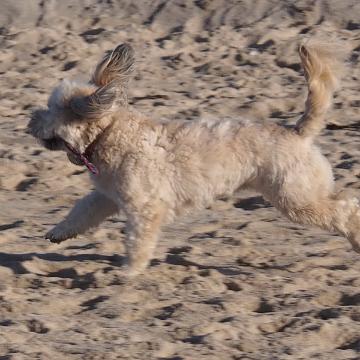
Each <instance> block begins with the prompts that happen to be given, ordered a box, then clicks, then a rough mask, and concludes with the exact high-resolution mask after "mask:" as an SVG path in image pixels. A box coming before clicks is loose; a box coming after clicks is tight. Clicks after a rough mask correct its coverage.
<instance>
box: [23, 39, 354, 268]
mask: <svg viewBox="0 0 360 360" xmlns="http://www.w3.org/2000/svg"><path fill="white" fill-rule="evenodd" d="M325 49H326V48H325V47H324V46H318V45H312V46H310V45H302V46H301V47H300V50H299V52H300V58H301V62H302V65H303V68H304V72H305V77H306V80H307V85H308V88H309V95H308V99H307V101H306V109H305V113H304V116H303V117H302V118H301V119H300V120H299V121H298V123H297V124H296V126H295V127H294V128H284V127H281V126H278V125H275V124H268V123H264V124H258V123H252V122H249V121H247V120H243V119H232V120H229V119H227V120H221V119H219V120H205V119H200V120H197V121H192V122H185V121H168V122H166V121H159V120H156V119H150V118H148V117H146V116H144V115H142V114H140V113H138V112H136V111H135V110H133V109H131V108H130V107H128V106H127V102H126V94H125V93H124V92H125V90H124V89H126V86H127V82H128V78H129V76H130V73H131V71H132V69H133V64H134V56H133V51H132V50H131V48H130V47H129V46H128V45H121V46H119V47H117V48H116V49H115V50H114V51H112V52H110V53H108V54H107V55H106V56H105V57H104V59H103V60H101V62H100V63H99V65H98V66H97V68H96V70H95V73H94V75H93V76H92V80H91V82H90V83H89V84H81V83H76V82H69V81H65V82H63V83H62V84H61V85H60V86H59V87H58V88H57V89H55V90H54V92H53V95H52V96H51V97H50V101H49V104H48V109H47V110H41V111H38V112H36V113H34V116H33V118H32V120H31V121H30V123H29V129H30V131H31V133H32V134H33V135H34V136H35V137H36V138H38V139H40V140H41V141H43V142H47V141H51V140H53V139H57V142H55V143H56V144H58V146H57V148H58V149H59V150H65V151H68V150H66V147H64V146H61V140H62V141H66V142H67V143H69V144H71V145H72V146H73V147H75V148H76V149H79V151H80V152H84V151H85V149H86V148H87V146H88V145H89V144H90V143H91V142H92V141H94V139H95V138H96V139H97V141H96V145H95V147H94V151H93V154H92V157H91V161H92V162H93V163H94V164H95V165H96V166H97V168H98V169H99V171H100V175H98V176H94V175H91V179H92V182H93V183H94V185H95V187H96V190H94V191H93V192H92V193H90V194H89V195H88V196H86V197H85V198H83V199H82V200H80V201H79V202H78V203H77V204H76V206H75V207H74V209H73V210H71V212H70V213H69V215H68V216H67V217H66V219H65V220H64V221H62V222H61V223H60V224H58V225H57V226H56V227H55V228H54V229H52V230H51V231H50V232H49V233H48V234H47V238H49V239H50V240H51V241H53V242H60V241H63V240H65V239H68V238H70V237H74V236H76V235H77V234H82V233H84V232H85V231H86V230H88V229H89V228H91V227H94V226H97V225H99V224H100V223H101V222H102V221H103V220H104V219H105V218H106V217H108V216H110V215H112V214H114V213H116V212H118V211H119V210H120V209H122V210H123V211H124V212H125V214H126V215H127V228H128V231H127V239H126V249H127V257H128V267H129V274H133V275H134V274H137V273H139V272H141V271H143V270H144V269H145V268H146V266H147V265H148V263H149V261H150V259H151V256H152V254H153V250H154V248H155V245H156V240H157V237H158V234H159V231H160V228H161V225H162V224H164V223H166V222H169V221H171V220H172V219H173V218H174V216H176V215H178V214H180V213H183V212H184V211H187V210H188V209H191V208H193V207H196V208H202V207H204V206H207V205H209V204H210V203H211V202H212V201H213V200H214V199H215V198H217V197H218V196H222V195H224V194H231V193H233V192H234V191H236V190H239V189H241V188H242V187H245V186H246V187H250V188H252V189H255V190H257V191H259V192H261V193H262V194H263V195H264V197H266V198H267V199H268V200H269V201H270V202H271V203H272V204H273V205H274V206H275V207H276V208H277V209H279V210H280V211H281V212H282V213H283V214H284V215H285V216H287V217H288V218H289V219H291V220H292V221H294V222H296V223H301V224H310V225H317V226H319V227H321V228H323V229H327V230H329V231H332V232H337V233H339V234H342V235H344V236H345V237H347V238H348V239H349V240H350V242H351V244H352V245H353V247H354V249H355V250H357V251H360V238H359V235H358V233H359V228H360V210H359V205H358V201H357V200H356V199H354V198H349V199H342V198H340V197H337V195H336V194H335V193H334V182H333V175H332V170H331V167H330V164H329V162H328V161H327V160H326V158H325V157H324V156H323V155H322V154H321V152H320V150H319V148H318V147H317V146H316V145H314V143H313V138H314V136H316V135H317V134H318V133H319V132H320V130H321V129H322V128H323V127H324V125H325V120H324V119H325V113H326V111H327V109H328V108H329V107H330V105H331V99H332V94H333V92H334V91H335V89H336V86H337V83H338V80H337V70H336V69H337V66H338V65H337V62H336V57H334V56H333V55H332V53H330V52H329V50H327V49H326V50H325ZM119 89H120V90H119ZM59 139H61V140H59ZM59 142H60V145H59ZM68 156H69V159H70V160H72V161H73V162H74V163H78V162H77V161H75V160H74V156H73V154H68Z"/></svg>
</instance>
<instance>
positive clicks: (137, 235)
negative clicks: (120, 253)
mask: <svg viewBox="0 0 360 360" xmlns="http://www.w3.org/2000/svg"><path fill="white" fill-rule="evenodd" d="M127 210H128V211H127V215H128V222H127V237H126V242H125V246H126V254H127V268H126V270H125V271H126V275H128V276H135V275H137V274H139V273H141V272H142V271H143V270H145V268H146V267H147V266H148V264H149V262H150V260H151V258H152V255H153V253H154V249H155V247H156V243H157V239H158V236H159V232H160V228H161V225H162V223H163V221H164V219H165V217H166V206H165V204H163V203H161V202H155V201H154V202H151V203H148V204H146V205H145V206H144V207H142V208H141V209H140V210H139V209H134V208H130V209H129V208H127ZM129 210H130V211H129Z"/></svg>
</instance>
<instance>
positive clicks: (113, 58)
mask: <svg viewBox="0 0 360 360" xmlns="http://www.w3.org/2000/svg"><path fill="white" fill-rule="evenodd" d="M134 63H135V56H134V50H133V48H132V47H131V46H130V45H129V44H121V45H119V46H117V47H116V48H115V49H114V50H112V51H108V52H107V53H106V54H105V56H104V58H103V59H102V60H101V61H100V62H99V64H98V65H97V67H96V69H95V72H94V75H93V77H92V80H91V81H92V83H94V84H95V85H97V86H99V87H101V86H105V85H107V84H109V83H111V82H113V83H114V85H116V86H126V85H127V83H128V80H129V78H130V76H131V74H132V72H133V70H134Z"/></svg>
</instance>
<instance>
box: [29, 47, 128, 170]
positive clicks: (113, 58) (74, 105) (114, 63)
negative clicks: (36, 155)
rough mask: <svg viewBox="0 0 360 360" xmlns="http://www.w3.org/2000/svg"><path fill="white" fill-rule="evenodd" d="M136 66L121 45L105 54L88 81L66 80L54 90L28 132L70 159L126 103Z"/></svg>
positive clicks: (78, 161) (83, 149)
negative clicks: (127, 89)
mask: <svg viewBox="0 0 360 360" xmlns="http://www.w3.org/2000/svg"><path fill="white" fill-rule="evenodd" d="M133 68H134V52H133V49H132V48H131V47H130V46H129V45H127V44H122V45H119V46H118V47H117V48H115V49H114V50H113V51H109V52H107V53H106V54H105V56H104V58H103V59H102V60H101V61H100V62H99V64H98V65H97V67H96V69H95V71H94V74H93V75H92V78H91V80H90V81H89V82H88V83H81V82H78V81H69V80H63V81H62V82H61V83H60V84H59V85H58V86H57V87H56V88H55V89H54V90H53V92H52V94H51V95H50V98H49V100H48V104H47V105H48V106H47V109H38V110H35V111H34V112H33V113H32V117H31V120H30V122H29V124H28V131H29V133H30V134H31V135H33V136H34V137H35V138H36V139H38V140H39V141H40V142H41V144H42V145H43V146H44V147H46V148H47V149H49V150H64V151H66V152H67V153H68V157H69V159H70V161H72V162H74V163H75V164H78V165H80V164H81V161H80V160H79V159H78V156H76V155H77V154H76V152H78V155H79V154H81V153H82V152H84V151H85V149H86V147H87V146H88V145H89V143H91V141H92V140H94V129H97V128H99V127H100V128H101V126H102V124H104V122H106V119H107V118H110V117H111V115H112V114H113V113H114V112H115V111H117V110H118V109H119V107H122V106H126V104H127V96H126V88H127V83H128V80H129V77H130V75H131V73H132V71H133ZM95 136H96V134H95Z"/></svg>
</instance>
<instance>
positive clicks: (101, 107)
mask: <svg viewBox="0 0 360 360" xmlns="http://www.w3.org/2000/svg"><path fill="white" fill-rule="evenodd" d="M116 97H117V89H116V87H115V86H114V85H113V84H112V83H109V84H108V85H105V86H103V87H101V88H99V89H97V90H96V91H95V92H94V93H93V94H91V95H88V96H77V97H74V98H72V99H71V101H70V107H71V110H72V111H73V112H74V113H75V114H76V115H78V116H80V117H81V118H84V119H89V120H93V119H99V118H101V117H102V116H104V115H106V114H108V113H110V112H111V108H112V106H113V105H114V103H115V101H116Z"/></svg>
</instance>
